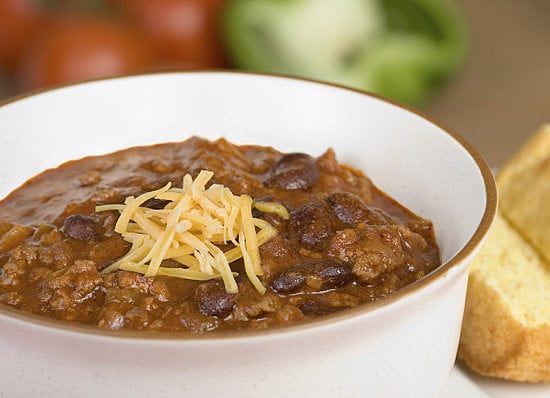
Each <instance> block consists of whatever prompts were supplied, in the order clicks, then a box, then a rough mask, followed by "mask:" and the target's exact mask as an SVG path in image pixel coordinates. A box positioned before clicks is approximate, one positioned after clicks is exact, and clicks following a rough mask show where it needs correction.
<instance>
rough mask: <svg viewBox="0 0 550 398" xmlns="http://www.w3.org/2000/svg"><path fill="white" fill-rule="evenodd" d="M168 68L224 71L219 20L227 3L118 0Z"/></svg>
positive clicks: (213, 0) (224, 61)
mask: <svg viewBox="0 0 550 398" xmlns="http://www.w3.org/2000/svg"><path fill="white" fill-rule="evenodd" d="M116 3H118V5H119V6H120V7H121V8H122V10H123V11H124V12H125V13H126V14H127V15H128V16H130V17H131V18H132V19H133V20H134V21H135V22H136V24H137V25H138V26H139V27H140V29H141V30H142V31H143V32H144V33H145V35H146V36H147V37H148V38H149V39H150V40H151V43H152V45H153V47H154V48H155V51H156V53H157V55H158V57H159V58H160V60H161V63H163V64H164V66H170V67H178V66H179V67H190V68H209V67H223V66H225V65H226V59H225V56H224V54H223V49H222V44H221V37H220V29H219V19H220V15H221V12H222V8H223V4H224V0H154V1H153V0H118V1H116Z"/></svg>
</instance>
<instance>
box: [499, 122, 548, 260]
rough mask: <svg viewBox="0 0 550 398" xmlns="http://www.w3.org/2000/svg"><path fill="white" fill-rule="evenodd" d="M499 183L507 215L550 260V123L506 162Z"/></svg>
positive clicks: (503, 212) (515, 226) (501, 198)
mask: <svg viewBox="0 0 550 398" xmlns="http://www.w3.org/2000/svg"><path fill="white" fill-rule="evenodd" d="M497 185H498V188H499V192H500V209H501V211H502V214H504V217H506V218H507V219H508V220H509V221H510V223H511V224H512V225H513V226H514V228H516V229H517V230H518V231H519V232H520V233H521V234H522V235H523V236H524V237H525V238H526V239H527V240H528V241H529V242H530V243H531V244H532V245H533V246H534V247H535V248H536V249H537V250H539V251H540V253H541V254H542V255H543V257H544V258H545V259H546V261H547V262H548V263H550V124H546V125H544V126H543V127H542V128H541V129H540V130H539V131H538V132H537V133H536V134H535V135H534V136H533V137H532V138H531V139H530V140H529V141H528V142H527V143H526V144H525V145H524V146H523V147H522V148H521V149H520V150H519V151H518V152H517V153H516V154H515V155H514V156H513V157H512V158H511V159H510V160H509V161H508V162H507V163H506V164H505V165H504V167H503V168H502V170H501V171H500V172H499V174H498V176H497Z"/></svg>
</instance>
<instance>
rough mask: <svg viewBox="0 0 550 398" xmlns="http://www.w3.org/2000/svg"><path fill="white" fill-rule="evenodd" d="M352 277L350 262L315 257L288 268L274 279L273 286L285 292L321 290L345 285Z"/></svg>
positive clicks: (277, 290) (278, 290)
mask: <svg viewBox="0 0 550 398" xmlns="http://www.w3.org/2000/svg"><path fill="white" fill-rule="evenodd" d="M351 279H352V271H351V267H350V266H349V265H348V264H346V263H344V262H341V261H337V260H333V259H313V260H307V261H304V262H302V263H298V264H295V265H292V266H290V267H289V268H287V269H286V270H285V271H283V272H282V273H281V274H279V276H277V277H276V278H275V279H274V280H273V281H272V283H271V288H272V289H273V290H274V291H276V292H277V293H283V294H288V293H297V292H298V291H299V290H300V289H302V288H304V289H305V290H308V291H316V292H319V291H323V290H329V289H334V288H336V287H339V286H344V285H345V284H347V283H348V282H350V281H351ZM306 287H307V288H306Z"/></svg>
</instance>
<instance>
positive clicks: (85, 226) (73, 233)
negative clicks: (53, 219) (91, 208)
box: [62, 214, 99, 241]
mask: <svg viewBox="0 0 550 398" xmlns="http://www.w3.org/2000/svg"><path fill="white" fill-rule="evenodd" d="M62 231H63V234H64V235H65V236H68V237H70V238H73V239H77V240H83V241H89V240H97V239H98V236H99V235H98V232H97V230H96V224H95V222H94V221H93V220H92V219H91V218H89V217H86V216H83V215H81V214H72V215H70V216H69V217H67V218H66V219H65V222H64V223H63V228H62Z"/></svg>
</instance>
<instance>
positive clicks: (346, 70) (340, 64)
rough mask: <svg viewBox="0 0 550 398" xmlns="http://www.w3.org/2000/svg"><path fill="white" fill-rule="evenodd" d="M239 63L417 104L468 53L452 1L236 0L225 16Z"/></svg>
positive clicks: (225, 27)
mask: <svg viewBox="0 0 550 398" xmlns="http://www.w3.org/2000/svg"><path fill="white" fill-rule="evenodd" d="M223 30H224V37H225V40H226V47H227V50H228V52H229V55H230V57H231V58H232V60H233V62H234V64H235V66H237V67H239V68H243V69H249V70H255V71H263V72H270V73H280V74H289V75H296V76H303V77H308V78H313V79H319V80H324V81H330V82H334V83H338V84H343V85H346V86H351V87H354V88H358V89H362V90H366V91H370V92H373V93H376V94H379V95H383V96H386V97H389V98H392V99H395V100H398V101H401V102H404V103H408V104H411V105H419V104H421V103H422V102H423V101H425V100H426V98H428V96H429V95H430V94H431V93H432V92H433V91H434V89H436V88H437V87H438V86H439V85H440V84H441V83H442V82H443V81H444V80H445V79H446V78H447V77H448V76H449V75H450V74H451V73H452V72H454V71H455V70H456V69H457V67H459V66H460V64H461V63H462V61H463V60H464V58H465V54H466V48H467V34H466V30H467V29H466V25H465V21H464V19H463V18H462V15H461V14H460V12H459V10H458V9H457V7H456V5H455V4H454V3H453V2H452V0H230V1H229V2H228V4H227V7H226V10H225V13H224V21H223Z"/></svg>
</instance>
